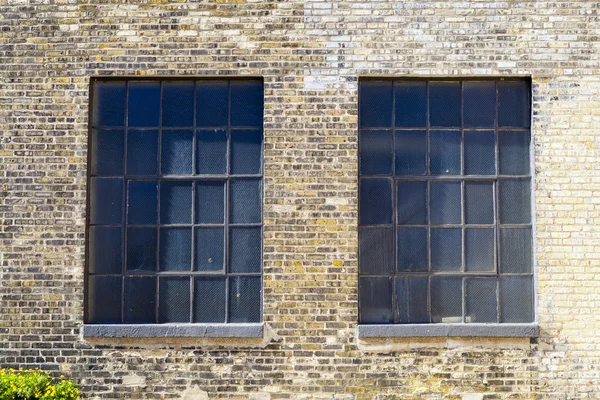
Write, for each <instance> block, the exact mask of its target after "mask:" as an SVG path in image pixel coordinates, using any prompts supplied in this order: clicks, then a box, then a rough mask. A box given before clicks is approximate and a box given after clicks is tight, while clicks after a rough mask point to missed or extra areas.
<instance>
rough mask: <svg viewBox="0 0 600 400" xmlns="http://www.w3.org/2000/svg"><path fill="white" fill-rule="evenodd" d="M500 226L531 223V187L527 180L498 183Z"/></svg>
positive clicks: (507, 180) (503, 180) (501, 181)
mask: <svg viewBox="0 0 600 400" xmlns="http://www.w3.org/2000/svg"><path fill="white" fill-rule="evenodd" d="M498 186H499V188H498V195H499V199H500V204H499V206H500V223H501V224H528V223H530V222H531V187H530V182H529V179H502V180H500V181H499V182H498Z"/></svg>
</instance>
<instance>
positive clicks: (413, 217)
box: [397, 181, 427, 225]
mask: <svg viewBox="0 0 600 400" xmlns="http://www.w3.org/2000/svg"><path fill="white" fill-rule="evenodd" d="M426 199H427V182H425V181H399V182H398V212H397V215H398V224H399V225H425V224H426V223H427V208H426Z"/></svg>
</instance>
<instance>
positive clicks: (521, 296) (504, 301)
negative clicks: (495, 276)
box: [500, 276, 533, 322]
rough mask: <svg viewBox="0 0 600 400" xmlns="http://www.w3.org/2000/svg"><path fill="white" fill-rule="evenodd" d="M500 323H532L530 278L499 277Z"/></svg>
mask: <svg viewBox="0 0 600 400" xmlns="http://www.w3.org/2000/svg"><path fill="white" fill-rule="evenodd" d="M500 304H501V316H502V321H501V322H533V282H532V277H531V276H502V277H500Z"/></svg>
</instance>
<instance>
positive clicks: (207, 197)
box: [196, 181, 225, 224]
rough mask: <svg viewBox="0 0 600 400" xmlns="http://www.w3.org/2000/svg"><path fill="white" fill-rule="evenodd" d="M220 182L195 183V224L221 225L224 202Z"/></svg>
mask: <svg viewBox="0 0 600 400" xmlns="http://www.w3.org/2000/svg"><path fill="white" fill-rule="evenodd" d="M224 191H225V185H224V182H222V181H215V182H210V181H209V182H200V181H198V182H196V223H198V224H222V223H223V215H224V212H223V210H224V202H225V192H224Z"/></svg>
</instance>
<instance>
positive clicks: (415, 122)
mask: <svg viewBox="0 0 600 400" xmlns="http://www.w3.org/2000/svg"><path fill="white" fill-rule="evenodd" d="M394 92H395V95H396V123H395V125H396V126H398V127H415V128H421V127H423V128H424V127H425V126H427V83H426V82H395V83H394Z"/></svg>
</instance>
